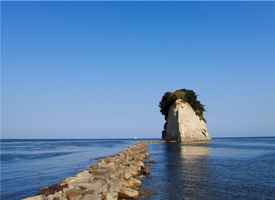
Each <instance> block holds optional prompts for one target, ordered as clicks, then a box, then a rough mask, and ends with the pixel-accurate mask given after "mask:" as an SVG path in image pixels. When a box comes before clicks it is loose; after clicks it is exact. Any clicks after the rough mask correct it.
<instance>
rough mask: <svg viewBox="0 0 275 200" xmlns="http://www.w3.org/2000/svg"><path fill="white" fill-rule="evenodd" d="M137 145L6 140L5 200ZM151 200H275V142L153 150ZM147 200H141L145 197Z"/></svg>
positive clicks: (225, 141) (164, 146)
mask: <svg viewBox="0 0 275 200" xmlns="http://www.w3.org/2000/svg"><path fill="white" fill-rule="evenodd" d="M137 142H138V141H134V140H2V141H1V199H13V200H14V199H15V200H16V199H21V198H24V197H27V196H32V195H35V194H36V193H38V192H39V191H40V189H41V188H43V187H45V186H50V185H52V184H56V183H58V182H60V181H61V180H64V179H65V178H67V177H69V176H74V175H75V174H77V173H79V172H81V171H82V170H84V169H87V168H89V167H90V166H91V165H92V164H94V163H96V162H97V160H95V159H96V158H98V157H104V156H111V155H115V154H117V153H119V152H120V151H122V150H123V149H125V148H127V147H129V146H132V145H134V144H135V143H137ZM149 153H150V156H151V158H154V159H155V160H156V163H155V165H154V166H152V167H150V168H151V174H150V176H151V177H152V179H149V177H147V178H145V179H142V182H143V184H142V185H143V187H144V188H145V189H148V190H149V191H151V192H153V193H155V195H153V196H149V197H147V199H275V192H274V191H275V138H240V139H236V138H235V139H215V140H213V141H210V142H208V143H196V144H178V143H156V144H149ZM140 199H142V196H140Z"/></svg>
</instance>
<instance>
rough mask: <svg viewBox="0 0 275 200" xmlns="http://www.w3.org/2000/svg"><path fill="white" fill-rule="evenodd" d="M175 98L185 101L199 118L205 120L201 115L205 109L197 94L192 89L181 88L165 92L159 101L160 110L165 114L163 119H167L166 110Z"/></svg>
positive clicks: (167, 110)
mask: <svg viewBox="0 0 275 200" xmlns="http://www.w3.org/2000/svg"><path fill="white" fill-rule="evenodd" d="M177 99H181V100H183V102H187V103H189V104H190V106H191V107H192V108H193V110H194V111H195V113H196V115H198V116H199V117H200V119H201V120H203V121H205V122H206V120H205V118H204V116H203V112H204V111H205V109H204V105H202V104H201V102H200V101H199V100H197V95H196V93H195V92H194V91H193V90H187V89H181V90H177V91H175V92H166V93H165V94H164V95H163V97H162V100H161V101H160V103H159V107H160V112H161V113H162V114H163V115H164V116H165V120H166V121H167V117H168V112H169V109H170V107H171V106H172V105H173V104H174V102H175V101H176V100H177Z"/></svg>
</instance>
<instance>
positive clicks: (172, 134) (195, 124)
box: [163, 99, 211, 142]
mask: <svg viewBox="0 0 275 200" xmlns="http://www.w3.org/2000/svg"><path fill="white" fill-rule="evenodd" d="M163 139H164V140H167V141H178V142H192V141H207V140H211V137H210V135H209V134H208V132H207V127H206V122H205V120H203V119H202V118H200V117H199V116H198V115H196V113H195V111H194V110H193V108H192V107H191V106H190V104H189V103H187V102H184V101H183V100H181V99H177V100H176V101H175V102H174V104H173V105H172V106H171V107H170V109H169V112H168V116H167V124H166V127H165V135H164V138H163Z"/></svg>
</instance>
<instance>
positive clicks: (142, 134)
mask: <svg viewBox="0 0 275 200" xmlns="http://www.w3.org/2000/svg"><path fill="white" fill-rule="evenodd" d="M183 88H186V89H192V90H194V91H195V92H196V93H197V94H198V95H199V96H198V99H199V100H200V101H201V103H202V104H204V105H205V108H206V110H207V111H206V113H205V114H204V115H205V118H206V119H207V128H208V132H209V134H210V135H211V136H212V137H214V138H215V137H250V136H252V137H256V136H259V137H260V136H275V2H31V1H30V2H1V138H4V139H7V138H10V139H15V138H21V139H27V138H29V139H50V138H53V139H63V138H64V139H93V138H99V139H101V138H104V137H107V138H134V137H135V136H136V137H137V138H160V137H161V132H162V130H163V125H164V122H165V120H164V117H163V116H162V115H161V113H160V111H159V110H160V109H159V107H158V104H159V102H160V100H161V98H162V96H163V95H164V93H165V92H168V91H170V92H173V91H175V90H178V89H183Z"/></svg>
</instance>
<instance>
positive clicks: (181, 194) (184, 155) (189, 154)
mask: <svg viewBox="0 0 275 200" xmlns="http://www.w3.org/2000/svg"><path fill="white" fill-rule="evenodd" d="M149 151H150V152H149V153H150V156H151V157H152V158H154V159H155V160H156V163H155V165H154V166H152V167H151V174H150V176H151V177H152V179H144V180H143V184H142V185H143V187H146V189H148V190H150V191H151V192H153V193H155V195H153V196H150V198H149V199H150V200H151V199H152V200H154V199H158V200H159V199H175V200H176V199H273V200H274V199H275V138H274V137H272V138H234V139H214V140H213V141H210V142H206V143H193V144H191V143H190V144H178V143H160V144H151V145H150V148H149Z"/></svg>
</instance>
